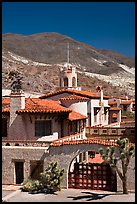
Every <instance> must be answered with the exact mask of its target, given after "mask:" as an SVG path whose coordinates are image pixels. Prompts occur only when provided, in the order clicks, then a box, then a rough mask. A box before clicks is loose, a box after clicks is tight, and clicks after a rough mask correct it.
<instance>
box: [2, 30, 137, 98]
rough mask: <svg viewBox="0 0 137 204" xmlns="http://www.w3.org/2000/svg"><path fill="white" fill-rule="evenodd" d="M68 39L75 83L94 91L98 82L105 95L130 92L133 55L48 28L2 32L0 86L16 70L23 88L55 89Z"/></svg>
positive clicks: (133, 81) (8, 83) (45, 90)
mask: <svg viewBox="0 0 137 204" xmlns="http://www.w3.org/2000/svg"><path fill="white" fill-rule="evenodd" d="M68 43H69V62H70V63H73V64H75V65H77V67H78V68H77V71H78V86H81V87H82V88H83V89H88V90H91V91H95V87H96V85H102V86H103V87H104V93H106V94H108V95H124V96H125V95H127V96H134V94H135V59H134V58H131V57H126V56H124V55H122V54H120V53H117V52H114V51H111V50H104V49H102V50H101V49H97V48H95V47H93V46H90V45H88V44H85V43H82V42H78V41H76V40H74V39H72V38H70V37H69V36H66V35H61V34H59V33H52V32H51V33H50V32H49V33H38V34H33V35H27V36H25V35H20V34H13V33H7V34H3V35H2V88H3V89H9V88H10V82H9V79H8V74H9V72H10V71H13V70H17V71H18V72H20V74H21V75H22V76H23V89H24V91H30V92H39V93H41V94H43V93H46V92H51V91H55V90H57V89H58V87H59V70H60V68H61V67H62V66H63V64H64V63H65V62H66V61H67V44H68Z"/></svg>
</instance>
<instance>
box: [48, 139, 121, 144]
mask: <svg viewBox="0 0 137 204" xmlns="http://www.w3.org/2000/svg"><path fill="white" fill-rule="evenodd" d="M62 139H63V138H62ZM76 144H102V145H106V146H118V145H117V144H116V142H112V141H107V140H102V139H93V138H92V139H83V140H72V141H71V140H70V141H61V142H56V141H55V142H54V141H53V142H52V143H51V144H50V146H62V145H76Z"/></svg>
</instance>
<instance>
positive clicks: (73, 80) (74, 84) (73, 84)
mask: <svg viewBox="0 0 137 204" xmlns="http://www.w3.org/2000/svg"><path fill="white" fill-rule="evenodd" d="M72 86H73V87H75V86H76V78H75V77H73V78H72Z"/></svg>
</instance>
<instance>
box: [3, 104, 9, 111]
mask: <svg viewBox="0 0 137 204" xmlns="http://www.w3.org/2000/svg"><path fill="white" fill-rule="evenodd" d="M9 112H10V106H9V104H8V105H6V106H4V107H2V113H9Z"/></svg>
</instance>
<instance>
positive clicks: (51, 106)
mask: <svg viewBox="0 0 137 204" xmlns="http://www.w3.org/2000/svg"><path fill="white" fill-rule="evenodd" d="M5 101H6V102H8V100H4V102H5ZM71 111H72V110H70V109H68V108H65V107H63V106H61V105H59V103H58V102H57V101H53V100H41V99H39V98H26V99H25V108H24V109H20V110H17V113H39V112H40V113H59V112H63V113H65V112H66V113H69V112H71ZM2 112H3V113H4V112H10V105H9V104H8V105H6V106H4V107H3V108H2Z"/></svg>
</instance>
